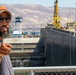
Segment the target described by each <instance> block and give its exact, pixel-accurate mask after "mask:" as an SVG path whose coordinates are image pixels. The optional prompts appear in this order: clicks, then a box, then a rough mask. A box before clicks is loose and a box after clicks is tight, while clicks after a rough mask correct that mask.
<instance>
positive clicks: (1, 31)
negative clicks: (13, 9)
mask: <svg viewBox="0 0 76 75" xmlns="http://www.w3.org/2000/svg"><path fill="white" fill-rule="evenodd" d="M10 22H11V13H10V12H9V11H8V10H7V8H6V7H5V6H0V36H3V35H5V34H7V33H9V23H10Z"/></svg>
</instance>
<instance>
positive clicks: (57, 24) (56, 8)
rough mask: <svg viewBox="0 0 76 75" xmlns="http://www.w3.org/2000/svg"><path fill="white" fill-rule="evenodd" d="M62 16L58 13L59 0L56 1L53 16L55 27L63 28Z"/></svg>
mask: <svg viewBox="0 0 76 75" xmlns="http://www.w3.org/2000/svg"><path fill="white" fill-rule="evenodd" d="M60 20H61V17H60V16H59V14H58V0H55V2H54V16H53V22H52V23H53V25H54V27H55V28H58V29H61V28H62V26H61V25H60Z"/></svg>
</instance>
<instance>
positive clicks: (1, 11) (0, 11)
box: [0, 10, 12, 17]
mask: <svg viewBox="0 0 76 75" xmlns="http://www.w3.org/2000/svg"><path fill="white" fill-rule="evenodd" d="M3 12H5V13H7V14H8V15H9V17H11V16H12V15H11V13H10V12H9V11H7V10H0V14H1V13H3Z"/></svg>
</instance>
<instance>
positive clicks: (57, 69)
mask: <svg viewBox="0 0 76 75" xmlns="http://www.w3.org/2000/svg"><path fill="white" fill-rule="evenodd" d="M13 69H14V72H15V73H21V72H22V73H24V72H25V73H24V74H20V75H26V73H28V75H29V74H30V75H76V66H54V67H14V68H13ZM16 75H17V74H16ZM18 75H19V74H18Z"/></svg>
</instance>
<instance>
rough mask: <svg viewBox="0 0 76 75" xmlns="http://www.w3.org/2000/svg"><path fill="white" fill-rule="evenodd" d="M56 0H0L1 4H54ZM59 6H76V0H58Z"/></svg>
mask: <svg viewBox="0 0 76 75" xmlns="http://www.w3.org/2000/svg"><path fill="white" fill-rule="evenodd" d="M54 1H55V0H0V4H39V5H43V6H54ZM58 4H59V7H74V8H75V7H76V0H58Z"/></svg>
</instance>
